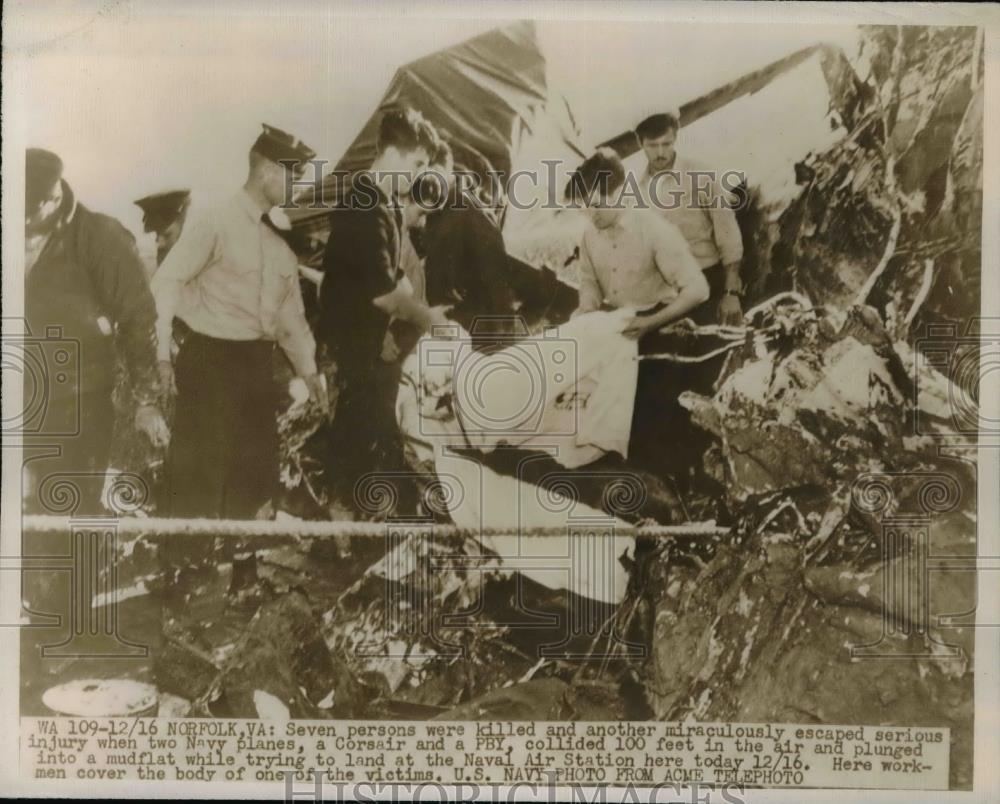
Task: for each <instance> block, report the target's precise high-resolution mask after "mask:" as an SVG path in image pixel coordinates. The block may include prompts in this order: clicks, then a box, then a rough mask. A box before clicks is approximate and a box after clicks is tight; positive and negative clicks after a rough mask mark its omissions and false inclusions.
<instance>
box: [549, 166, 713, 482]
mask: <svg viewBox="0 0 1000 804" xmlns="http://www.w3.org/2000/svg"><path fill="white" fill-rule="evenodd" d="M626 189H627V187H626V184H625V168H624V166H623V165H622V163H621V160H620V159H619V158H618V156H617V154H615V153H614V152H613V151H609V150H601V151H598V152H597V153H596V154H594V155H593V156H592V157H590V158H589V159H587V160H586V161H585V162H584V163H583V165H581V166H580V168H579V169H578V170H577V171H576V173H574V175H573V178H572V179H571V180H570V184H569V187H568V188H567V195H568V196H569V197H570V200H571V201H573V202H575V203H582V205H583V207H584V210H585V212H586V215H587V218H588V226H587V228H586V230H585V232H584V236H583V240H582V242H581V244H580V303H579V306H578V308H577V310H576V312H575V313H574V316H576V315H581V314H583V313H587V312H591V311H594V310H599V309H601V308H606V307H612V308H626V307H631V308H634V309H635V310H636V313H635V315H634V316H633V317H632V319H631V320H630V321H629V323H628V324H627V325H626V327H625V329H624V330H623V332H624V334H625V335H627V336H629V337H633V338H638V339H639V354H640V355H643V354H655V353H657V352H660V351H665V349H664V344H669V343H670V338H671V336H670V334H669V333H663V334H661V333H660V330H661V329H663V327H665V326H666V325H668V324H670V323H672V322H674V321H677V320H679V319H681V318H684V317H686V316H687V315H688V314H689V313H690V312H691V311H692V310H694V309H696V308H697V307H698V306H699V305H702V304H704V303H705V301H706V300H707V299H708V297H709V286H708V282H707V280H706V279H705V275H704V273H703V272H702V271H701V269H700V268H699V266H698V263H697V261H696V260H695V258H694V257H693V255H692V254H691V250H690V248H688V244H687V242H686V241H685V239H684V237H683V236H682V235H681V233H680V232H679V231H677V228H676V227H675V226H673V225H672V224H670V223H668V222H667V221H666V220H664V219H663V218H662V217H661V216H660V215H658V214H656V212H654V211H652V210H649V209H646V208H642V207H640V208H634V204H631V203H626V202H627V200H628V199H627V197H626V193H625V190H626ZM668 349H669V347H668ZM677 373H678V372H677V371H676V369H674V367H673V366H670V365H666V364H664V363H663V362H662V361H658V360H652V361H649V360H646V361H643V362H642V363H641V364H640V369H639V375H638V383H637V387H636V394H635V407H634V412H633V416H632V434H631V438H630V440H629V448H628V451H629V460H630V461H631V462H632V463H633V465H635V466H639V467H642V468H646V469H650V470H654V471H656V470H659V469H661V468H662V463H663V458H664V455H668V454H670V453H672V452H674V451H676V450H677V445H676V442H677V435H678V432H679V431H678V429H677V424H678V422H682V421H683V411H682V409H681V408H680V406H679V405H678V403H677V395H678V393H679V391H680V390H681V389H680V387H679V384H678V382H677V377H676V376H675V375H677ZM670 468H671V469H673V468H674V467H673V466H670Z"/></svg>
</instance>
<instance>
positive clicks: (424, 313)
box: [320, 109, 448, 516]
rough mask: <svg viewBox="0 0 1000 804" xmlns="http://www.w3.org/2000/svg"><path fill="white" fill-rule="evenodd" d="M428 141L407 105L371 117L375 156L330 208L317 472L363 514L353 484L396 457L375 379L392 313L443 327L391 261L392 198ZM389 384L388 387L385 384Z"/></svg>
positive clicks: (426, 154)
mask: <svg viewBox="0 0 1000 804" xmlns="http://www.w3.org/2000/svg"><path fill="white" fill-rule="evenodd" d="M437 145H438V140H437V133H436V132H435V131H434V129H433V128H432V127H431V125H430V124H429V123H427V121H425V120H424V119H423V117H421V116H420V115H419V114H418V113H416V112H415V111H413V110H411V109H390V110H387V111H386V112H385V113H384V114H383V116H382V119H381V120H380V122H379V132H378V143H377V146H376V147H377V154H376V157H375V161H374V163H373V164H372V166H371V169H370V170H369V171H365V172H363V173H359V174H358V175H356V176H355V177H354V180H353V181H352V186H351V188H350V190H349V191H348V193H347V195H346V197H345V198H344V199H343V201H342V203H341V205H340V206H339V207H338V208H337V209H335V210H334V211H333V212H332V213H331V214H330V236H329V239H328V240H327V245H326V252H325V254H324V256H323V283H322V285H321V287H320V337H321V338H322V340H323V341H324V343H325V344H326V347H327V349H328V350H329V352H330V354H331V355H332V356H333V358H334V359H335V360H336V362H337V403H336V410H335V412H334V418H333V422H332V423H331V427H330V439H329V454H328V459H327V469H328V472H329V483H330V488H331V491H332V493H333V496H334V498H335V499H336V502H337V503H338V504H339V506H340V507H341V508H345V509H347V510H346V511H338V512H337V515H338V516H350V515H351V514H360V513H363V512H364V506H363V505H360V504H359V498H358V497H357V496H356V494H357V492H356V484H357V483H358V481H359V480H361V479H362V478H363V477H364V476H365V475H367V474H369V473H371V472H373V471H375V470H377V469H384V468H386V467H391V468H392V469H395V468H396V466H397V465H398V464H399V463H400V461H401V446H399V444H398V443H397V442H398V436H397V435H396V425H395V421H393V418H392V402H391V400H392V399H393V398H394V397H386V387H385V384H384V383H382V382H380V381H379V380H380V374H381V372H380V368H381V364H382V350H383V346H384V344H385V339H386V333H387V332H388V329H389V323H390V321H392V320H393V319H396V320H397V321H402V322H407V323H409V324H413V325H414V326H415V327H416V328H417V329H419V330H420V331H422V332H424V331H428V330H431V329H432V328H433V327H434V326H436V325H438V326H447V324H448V319H447V318H446V317H445V314H444V310H443V309H440V308H429V307H428V306H427V305H426V304H425V303H424V302H423V301H422V300H420V299H419V298H416V297H415V296H414V295H413V290H412V287H411V285H410V283H409V282H408V281H406V280H405V278H404V275H403V271H402V268H401V266H400V255H401V248H402V238H403V237H404V236H405V234H406V233H405V231H404V230H403V214H402V211H401V208H400V206H401V204H400V199H399V198H398V197H397V196H398V195H400V194H405V193H407V192H408V191H409V189H410V184H411V183H412V182H413V180H414V177H416V176H417V175H418V174H419V173H420V172H421V171H423V170H424V168H426V167H427V164H428V162H429V161H430V157H431V155H432V154H433V153H434V152H435V150H436V148H437ZM389 390H391V389H389Z"/></svg>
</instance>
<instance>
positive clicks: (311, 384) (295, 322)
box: [277, 266, 329, 411]
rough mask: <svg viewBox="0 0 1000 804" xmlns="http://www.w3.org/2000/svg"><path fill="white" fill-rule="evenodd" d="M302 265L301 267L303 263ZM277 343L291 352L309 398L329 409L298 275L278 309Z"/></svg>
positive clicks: (324, 409) (290, 354) (292, 361)
mask: <svg viewBox="0 0 1000 804" xmlns="http://www.w3.org/2000/svg"><path fill="white" fill-rule="evenodd" d="M300 267H301V266H300ZM277 325H278V332H277V337H278V344H279V345H280V346H281V349H282V351H284V353H285V354H286V355H288V360H289V362H290V363H291V364H292V368H294V369H295V373H296V375H298V376H299V377H301V378H302V379H303V380H304V381H305V384H306V388H307V389H308V390H309V397H310V398H311V399H312V401H313V402H315V403H316V404H317V405H319V407H320V409H321V410H323V411H327V410H328V409H329V400H328V399H327V394H326V386H325V385H324V383H323V380H322V378H321V377H320V375H319V371H318V369H317V368H316V339H315V338H314V337H313V334H312V330H311V329H310V328H309V322H308V321H306V308H305V304H303V302H302V287H301V286H300V285H299V274H298V272H296V273H295V274H294V275H293V277H292V289H291V290H290V291H289V293H288V296H287V297H286V298H285V300H284V302H282V304H281V307H280V308H279V309H278V320H277Z"/></svg>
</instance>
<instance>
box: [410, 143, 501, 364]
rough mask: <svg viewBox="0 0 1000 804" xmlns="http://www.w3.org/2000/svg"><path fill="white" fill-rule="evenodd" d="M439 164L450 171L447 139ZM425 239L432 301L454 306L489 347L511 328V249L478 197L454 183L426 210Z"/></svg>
mask: <svg viewBox="0 0 1000 804" xmlns="http://www.w3.org/2000/svg"><path fill="white" fill-rule="evenodd" d="M434 165H435V168H436V169H439V170H442V171H444V172H445V174H446V175H448V174H450V172H451V169H452V159H451V153H450V151H449V150H448V146H447V145H442V147H441V148H440V149H439V151H438V155H437V156H436V157H435V159H434ZM424 244H425V248H426V250H427V257H426V261H425V263H424V271H425V274H426V277H427V302H428V303H429V304H432V305H448V306H450V307H451V313H450V316H451V318H453V319H454V320H455V321H457V322H458V323H459V324H461V325H462V327H463V328H464V329H465V330H466V331H467V332H469V333H470V334H471V335H472V344H473V347H474V348H477V349H481V348H486V347H487V346H489V345H490V344H491V342H492V340H495V337H496V336H497V335H502V334H504V333H508V332H510V331H511V330H512V327H511V324H512V321H513V318H512V316H513V313H514V296H513V292H512V291H511V288H510V285H509V283H508V275H509V269H508V267H507V250H506V248H505V247H504V242H503V235H502V234H501V233H500V229H499V228H498V227H497V226H496V224H495V223H494V222H493V221H492V220H491V219H490V218H489V216H488V215H487V214H486V212H485V210H484V209H483V208H482V207H481V205H480V202H479V201H478V199H475V198H472V197H471V194H470V193H466V194H464V195H463V193H462V192H461V190H460V189H459V188H457V187H455V186H454V185H453V187H452V190H451V194H450V197H449V198H448V199H447V200H446V201H445V203H444V204H443V205H442V206H441V208H440V209H439V210H437V211H436V212H432V213H431V214H430V215H428V216H427V221H426V224H425V232H424ZM489 336H493V338H492V339H491V337H489Z"/></svg>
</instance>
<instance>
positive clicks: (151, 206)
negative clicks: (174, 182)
mask: <svg viewBox="0 0 1000 804" xmlns="http://www.w3.org/2000/svg"><path fill="white" fill-rule="evenodd" d="M190 201H191V191H190V190H171V191H170V192H167V193H155V194H154V195H147V196H146V197H145V198H140V199H139V200H138V201H136V202H135V205H136V206H137V207H139V209H141V210H142V226H143V228H144V229H145V230H146V231H147V232H155V231H158V230H160V229H166V228H167V227H168V226H169V225H170V224H172V223H173V222H174V221H175V220H177V219H178V218H179V217H180V216H181V215H182V214H183V213H184V210H185V209H187V206H188V203H189V202H190Z"/></svg>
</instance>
